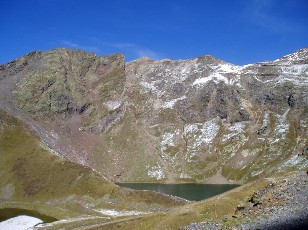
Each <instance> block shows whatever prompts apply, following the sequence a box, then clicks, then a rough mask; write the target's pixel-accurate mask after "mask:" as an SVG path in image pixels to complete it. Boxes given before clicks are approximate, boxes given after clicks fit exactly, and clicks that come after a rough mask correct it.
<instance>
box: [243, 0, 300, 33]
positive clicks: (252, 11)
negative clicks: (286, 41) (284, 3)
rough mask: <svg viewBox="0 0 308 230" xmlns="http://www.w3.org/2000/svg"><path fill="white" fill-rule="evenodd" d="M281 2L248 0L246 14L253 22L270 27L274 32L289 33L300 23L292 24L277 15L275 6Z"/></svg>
mask: <svg viewBox="0 0 308 230" xmlns="http://www.w3.org/2000/svg"><path fill="white" fill-rule="evenodd" d="M279 4H281V2H280V1H277V0H246V1H245V8H244V10H245V15H246V18H247V19H248V20H249V21H250V22H251V23H253V24H255V25H258V26H261V27H263V28H266V29H269V30H271V31H272V32H278V33H288V32H292V31H294V30H298V29H299V28H298V25H294V24H292V23H291V22H290V21H288V20H287V19H286V18H284V17H283V16H279V15H277V14H276V15H275V10H274V9H275V6H278V5H279Z"/></svg>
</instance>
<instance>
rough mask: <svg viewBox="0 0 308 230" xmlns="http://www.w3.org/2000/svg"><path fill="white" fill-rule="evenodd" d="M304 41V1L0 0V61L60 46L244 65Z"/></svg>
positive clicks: (307, 11) (307, 23)
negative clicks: (209, 57) (205, 58)
mask: <svg viewBox="0 0 308 230" xmlns="http://www.w3.org/2000/svg"><path fill="white" fill-rule="evenodd" d="M307 46H308V1H307V0H234V1H232V0H214V1H211V0H169V1H168V0H165V1H163V0H156V1H155V0H149V1H147V0H126V1H124V0H108V1H107V0H106V1H105V0H27V1H23V0H19V1H17V0H0V63H1V64H3V63H6V62H8V61H11V60H13V59H15V58H17V57H20V56H22V55H24V54H26V53H29V52H31V51H33V50H48V49H53V48H58V47H66V48H73V49H82V50H86V51H91V52H95V53H96V54H97V55H108V54H111V53H115V52H121V53H123V54H124V55H125V56H126V60H127V61H131V60H134V59H137V58H139V57H142V56H148V57H150V58H153V59H163V58H170V59H188V58H193V57H197V56H203V55H212V56H215V57H217V58H220V59H222V60H224V61H227V62H231V63H233V64H238V65H243V64H248V63H254V62H258V61H266V60H274V59H277V58H279V57H281V56H283V55H286V54H289V53H291V52H294V51H296V50H297V49H300V48H303V47H307Z"/></svg>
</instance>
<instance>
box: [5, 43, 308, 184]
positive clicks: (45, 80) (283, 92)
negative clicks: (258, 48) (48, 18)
mask: <svg viewBox="0 0 308 230" xmlns="http://www.w3.org/2000/svg"><path fill="white" fill-rule="evenodd" d="M307 74H308V49H307V48H305V49H302V50H299V51H296V52H295V53H293V54H290V55H287V56H285V57H283V58H281V59H278V60H275V61H269V62H262V63H256V64H251V65H246V66H235V65H232V64H230V63H226V62H224V61H221V60H219V59H216V58H214V57H211V56H205V57H199V58H195V59H190V60H178V61H171V60H162V61H153V60H150V59H147V58H141V59H138V60H136V61H133V62H130V63H125V62H124V57H123V56H122V55H120V54H115V55H111V56H106V57H97V56H96V55H95V54H93V53H86V52H83V51H76V50H67V49H56V50H50V51H46V52H32V53H30V54H28V55H26V56H23V57H21V58H19V59H16V60H14V61H12V62H10V63H7V64H5V65H1V66H0V108H2V109H4V110H6V111H7V112H9V113H10V114H12V115H14V116H16V117H18V118H19V119H21V120H22V121H23V122H25V123H27V124H28V125H29V126H31V128H32V129H33V130H35V132H36V133H37V134H38V135H39V136H40V138H41V140H42V142H43V143H44V144H45V145H46V146H47V147H48V149H49V150H51V151H53V152H54V153H55V154H57V155H59V156H61V157H63V158H66V159H68V160H70V161H73V162H76V163H78V164H82V165H86V166H89V167H91V168H92V169H94V170H95V171H97V172H98V173H100V174H101V175H103V176H106V177H107V178H108V179H110V180H115V181H122V182H123V181H161V182H180V181H197V182H209V183H241V182H246V181H251V180H254V179H256V178H259V177H264V176H268V175H272V174H273V173H277V172H284V171H290V170H297V169H299V170H303V169H307V167H308V160H307V148H308V140H307V139H308V138H307V128H308V126H307V125H308V119H307V117H308V116H307V115H308V110H307V108H308V92H307V91H308V88H307V86H308V76H307Z"/></svg>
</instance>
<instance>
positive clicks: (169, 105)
mask: <svg viewBox="0 0 308 230" xmlns="http://www.w3.org/2000/svg"><path fill="white" fill-rule="evenodd" d="M184 99H186V96H182V97H179V98H176V99H173V100H171V101H167V102H165V103H164V104H163V106H162V108H163V109H172V108H173V106H174V105H175V103H176V102H177V101H181V100H184Z"/></svg>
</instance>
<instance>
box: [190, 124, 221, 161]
mask: <svg viewBox="0 0 308 230" xmlns="http://www.w3.org/2000/svg"><path fill="white" fill-rule="evenodd" d="M201 125H202V124H197V123H196V124H188V125H185V126H184V136H185V137H186V138H187V139H188V140H190V141H189V142H188V143H187V156H186V160H187V162H191V161H192V158H193V157H194V156H195V155H197V153H198V151H199V150H200V148H201V146H202V145H211V143H212V141H213V140H214V139H215V137H216V135H217V134H218V131H219V125H218V121H217V118H213V119H212V120H210V121H207V122H205V123H204V124H203V125H202V127H201V128H200V126H201ZM191 141H192V143H190V142H191Z"/></svg>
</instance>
